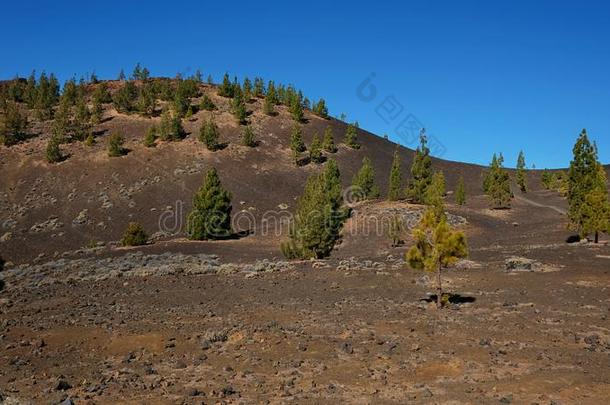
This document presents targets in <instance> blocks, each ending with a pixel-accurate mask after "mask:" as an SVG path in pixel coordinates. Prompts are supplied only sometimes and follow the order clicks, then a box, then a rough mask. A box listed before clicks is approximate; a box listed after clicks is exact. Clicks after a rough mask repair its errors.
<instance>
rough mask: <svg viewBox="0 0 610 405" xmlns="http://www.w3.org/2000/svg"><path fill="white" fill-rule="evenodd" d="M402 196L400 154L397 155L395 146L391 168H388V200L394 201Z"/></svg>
mask: <svg viewBox="0 0 610 405" xmlns="http://www.w3.org/2000/svg"><path fill="white" fill-rule="evenodd" d="M402 198H403V194H402V172H401V170H400V156H399V155H398V148H396V150H395V151H394V159H393V160H392V168H391V169H390V182H389V186H388V200H390V201H396V200H400V199H402Z"/></svg>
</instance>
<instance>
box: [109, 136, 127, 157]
mask: <svg viewBox="0 0 610 405" xmlns="http://www.w3.org/2000/svg"><path fill="white" fill-rule="evenodd" d="M124 143H125V140H124V139H123V137H122V136H121V134H119V133H116V132H115V133H114V134H112V135H110V138H109V139H108V156H110V157H117V156H123V155H125V154H127V151H126V150H125V148H124V147H123V144H124Z"/></svg>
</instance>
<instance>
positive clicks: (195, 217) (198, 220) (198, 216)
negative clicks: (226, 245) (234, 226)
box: [186, 168, 232, 240]
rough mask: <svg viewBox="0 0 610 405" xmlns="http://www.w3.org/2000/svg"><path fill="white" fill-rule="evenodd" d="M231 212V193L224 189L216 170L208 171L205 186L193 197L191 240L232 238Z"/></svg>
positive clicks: (189, 218)
mask: <svg viewBox="0 0 610 405" xmlns="http://www.w3.org/2000/svg"><path fill="white" fill-rule="evenodd" d="M231 210H232V206H231V193H229V192H228V191H226V190H225V189H224V188H223V187H222V184H221V182H220V178H219V176H218V172H217V171H216V169H215V168H212V169H210V170H208V172H207V174H206V176H205V181H204V183H203V185H202V186H201V188H200V189H199V191H197V193H196V194H195V196H194V197H193V210H192V211H191V212H190V213H189V215H188V220H187V230H186V231H187V234H188V236H189V238H190V239H194V240H208V239H223V238H227V237H229V236H231V234H232V231H231Z"/></svg>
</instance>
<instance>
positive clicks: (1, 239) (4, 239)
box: [0, 232, 13, 242]
mask: <svg viewBox="0 0 610 405" xmlns="http://www.w3.org/2000/svg"><path fill="white" fill-rule="evenodd" d="M11 239H13V233H12V232H7V233H5V234H4V235H2V236H1V237H0V242H8V241H9V240H11Z"/></svg>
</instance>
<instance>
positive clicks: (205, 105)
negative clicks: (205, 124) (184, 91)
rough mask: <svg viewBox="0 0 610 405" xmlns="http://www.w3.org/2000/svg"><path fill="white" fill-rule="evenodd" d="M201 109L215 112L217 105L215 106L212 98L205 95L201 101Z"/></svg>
mask: <svg viewBox="0 0 610 405" xmlns="http://www.w3.org/2000/svg"><path fill="white" fill-rule="evenodd" d="M199 108H200V109H202V110H205V111H214V110H215V109H216V105H214V102H213V101H212V99H211V98H210V96H208V95H207V94H205V95H204V96H203V98H202V99H201V103H200V104H199Z"/></svg>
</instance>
